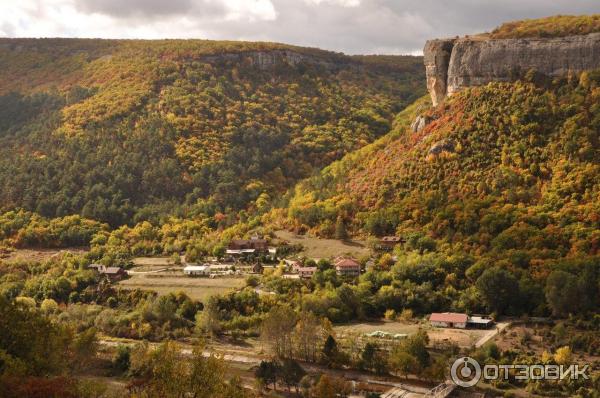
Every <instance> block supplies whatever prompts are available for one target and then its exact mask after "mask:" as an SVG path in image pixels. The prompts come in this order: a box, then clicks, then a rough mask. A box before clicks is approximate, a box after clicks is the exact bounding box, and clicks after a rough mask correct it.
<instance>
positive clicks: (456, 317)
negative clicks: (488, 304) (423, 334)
mask: <svg viewBox="0 0 600 398" xmlns="http://www.w3.org/2000/svg"><path fill="white" fill-rule="evenodd" d="M429 322H430V323H431V326H435V327H441V328H458V329H466V328H467V327H468V328H473V329H488V328H489V327H491V326H492V325H493V324H494V320H493V319H492V318H490V317H489V316H468V315H467V314H460V313H453V312H443V313H433V314H431V315H430V317H429Z"/></svg>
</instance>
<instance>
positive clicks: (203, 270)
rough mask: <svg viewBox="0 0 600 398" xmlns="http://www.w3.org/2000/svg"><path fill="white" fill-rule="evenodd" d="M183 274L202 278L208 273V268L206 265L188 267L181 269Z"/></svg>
mask: <svg viewBox="0 0 600 398" xmlns="http://www.w3.org/2000/svg"><path fill="white" fill-rule="evenodd" d="M183 273H184V274H186V275H190V276H203V275H208V274H209V273H210V268H209V267H208V266H206V265H188V266H186V267H185V268H184V269H183Z"/></svg>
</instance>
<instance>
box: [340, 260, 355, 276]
mask: <svg viewBox="0 0 600 398" xmlns="http://www.w3.org/2000/svg"><path fill="white" fill-rule="evenodd" d="M334 266H335V271H336V272H337V274H338V275H342V276H359V275H360V264H359V262H358V261H356V260H355V259H353V258H337V259H336V260H335V262H334Z"/></svg>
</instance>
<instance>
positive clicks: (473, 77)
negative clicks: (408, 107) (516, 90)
mask: <svg viewBox="0 0 600 398" xmlns="http://www.w3.org/2000/svg"><path fill="white" fill-rule="evenodd" d="M423 51H424V55H425V58H424V61H425V70H426V74H427V88H428V90H429V93H430V94H431V99H432V101H433V104H434V105H437V104H438V103H440V102H441V101H442V100H443V99H444V98H445V97H446V96H447V95H452V94H453V93H455V92H457V91H459V90H460V89H462V88H464V87H470V86H478V85H483V84H487V83H489V82H492V81H511V80H514V79H516V78H519V77H521V76H522V75H523V74H525V73H526V72H528V71H529V70H532V69H533V70H535V71H536V72H538V73H541V74H544V75H546V76H550V77H556V76H563V75H566V74H567V73H569V72H575V73H578V72H582V71H585V70H590V69H596V68H600V33H592V34H589V35H582V36H567V37H559V38H535V39H533V38H532V39H496V40H492V39H485V38H482V37H474V38H460V39H447V40H431V41H428V42H427V43H426V44H425V48H424V50H423Z"/></svg>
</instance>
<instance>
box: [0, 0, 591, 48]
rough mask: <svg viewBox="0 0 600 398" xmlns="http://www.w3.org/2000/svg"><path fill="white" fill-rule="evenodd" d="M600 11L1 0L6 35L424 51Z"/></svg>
mask: <svg viewBox="0 0 600 398" xmlns="http://www.w3.org/2000/svg"><path fill="white" fill-rule="evenodd" d="M591 13H600V0H0V37H102V38H143V39H158V38H202V39H231V40H264V41H277V42H283V43H290V44H297V45H302V46H311V47H320V48H324V49H328V50H334V51H342V52H345V53H348V54H374V53H378V54H406V53H420V52H421V49H422V48H423V44H424V43H425V40H427V39H429V38H435V37H445V36H455V35H465V34H471V33H478V32H483V31H489V30H491V29H493V28H494V27H496V26H497V25H499V24H501V23H502V22H503V21H510V20H515V19H524V18H535V17H542V16H548V15H555V14H591Z"/></svg>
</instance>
